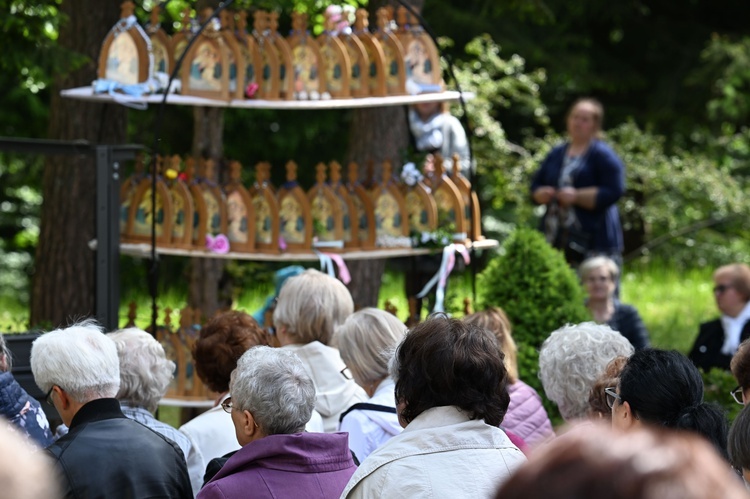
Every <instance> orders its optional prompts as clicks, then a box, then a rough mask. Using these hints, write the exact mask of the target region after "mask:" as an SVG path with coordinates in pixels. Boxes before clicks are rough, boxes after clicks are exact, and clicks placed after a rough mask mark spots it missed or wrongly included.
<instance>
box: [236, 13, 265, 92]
mask: <svg viewBox="0 0 750 499" xmlns="http://www.w3.org/2000/svg"><path fill="white" fill-rule="evenodd" d="M236 28H237V29H236V31H235V36H236V37H237V41H238V42H239V47H240V52H241V53H242V57H243V58H244V59H245V82H244V85H245V87H244V89H243V97H245V98H248V99H251V98H253V97H257V96H258V91H259V90H260V83H259V80H258V78H259V75H260V73H261V67H262V59H261V55H260V49H259V48H258V43H257V41H256V40H255V37H254V36H252V35H250V34H248V32H247V12H245V11H244V10H243V11H240V12H239V13H237V24H236ZM248 92H249V93H248Z"/></svg>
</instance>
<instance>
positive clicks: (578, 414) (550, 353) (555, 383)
mask: <svg viewBox="0 0 750 499" xmlns="http://www.w3.org/2000/svg"><path fill="white" fill-rule="evenodd" d="M632 353H633V345H631V344H630V342H629V341H628V340H627V339H626V338H625V337H624V336H622V335H621V334H620V333H618V332H616V331H613V330H612V328H610V327H609V326H607V325H604V324H596V323H594V322H582V323H581V324H577V325H568V326H564V327H562V328H560V329H558V330H556V331H554V332H553V333H552V334H551V335H550V336H549V338H547V339H546V340H545V341H544V343H543V344H542V348H541V350H540V351H539V377H540V378H541V380H542V385H543V386H544V392H545V393H546V394H547V398H549V399H550V400H551V401H553V402H554V403H555V404H557V406H558V407H559V409H560V414H562V417H563V418H565V419H566V420H568V421H570V420H572V419H579V418H584V417H586V414H587V412H588V409H589V403H588V400H589V393H590V391H591V387H592V386H593V385H594V383H595V382H596V380H597V378H598V377H599V376H600V375H601V373H603V372H604V370H605V368H606V367H607V364H609V362H610V361H611V360H612V359H614V358H615V357H618V356H625V357H629V356H630V355H631V354H632Z"/></svg>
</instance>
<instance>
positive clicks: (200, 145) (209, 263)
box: [188, 107, 226, 319]
mask: <svg viewBox="0 0 750 499" xmlns="http://www.w3.org/2000/svg"><path fill="white" fill-rule="evenodd" d="M193 120H194V124H193V151H192V152H193V157H195V158H199V157H204V158H211V159H213V160H214V161H216V165H217V166H219V165H221V163H220V161H221V159H222V156H223V155H224V110H223V109H221V108H219V107H196V108H195V109H194V112H193ZM215 175H216V177H215V178H213V179H212V180H214V181H215V182H219V180H220V173H219V168H216V169H215ZM223 272H224V261H223V260H221V259H218V258H195V259H193V260H191V262H190V288H189V290H188V306H190V307H193V308H197V309H200V310H201V312H202V315H203V317H204V318H206V319H208V318H210V317H212V316H213V315H214V314H215V313H216V311H217V310H219V309H220V308H224V306H225V305H226V304H225V303H219V295H220V293H219V282H220V280H221V277H222V274H223Z"/></svg>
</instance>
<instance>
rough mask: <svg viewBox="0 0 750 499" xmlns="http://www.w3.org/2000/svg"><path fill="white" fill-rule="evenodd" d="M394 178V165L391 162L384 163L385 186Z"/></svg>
mask: <svg viewBox="0 0 750 499" xmlns="http://www.w3.org/2000/svg"><path fill="white" fill-rule="evenodd" d="M392 176H393V165H392V164H391V162H390V161H389V160H387V159H386V160H385V161H383V184H387V183H388V182H390V181H391V177H392Z"/></svg>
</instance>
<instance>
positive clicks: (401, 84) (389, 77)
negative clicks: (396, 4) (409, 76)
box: [375, 7, 406, 95]
mask: <svg viewBox="0 0 750 499" xmlns="http://www.w3.org/2000/svg"><path fill="white" fill-rule="evenodd" d="M377 19H378V25H377V26H378V29H377V31H375V38H377V39H378V40H379V41H380V45H381V46H382V47H383V55H384V57H385V64H384V66H385V86H386V92H387V94H388V95H404V94H405V93H406V68H405V66H404V49H403V47H402V46H401V42H399V41H398V38H397V37H396V35H394V34H393V33H392V32H391V30H390V27H389V25H390V21H389V19H388V11H387V9H385V8H382V7H381V8H380V9H378V11H377Z"/></svg>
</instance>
